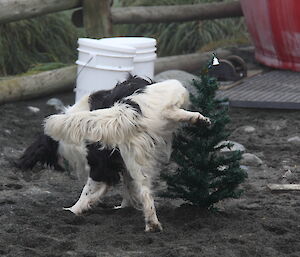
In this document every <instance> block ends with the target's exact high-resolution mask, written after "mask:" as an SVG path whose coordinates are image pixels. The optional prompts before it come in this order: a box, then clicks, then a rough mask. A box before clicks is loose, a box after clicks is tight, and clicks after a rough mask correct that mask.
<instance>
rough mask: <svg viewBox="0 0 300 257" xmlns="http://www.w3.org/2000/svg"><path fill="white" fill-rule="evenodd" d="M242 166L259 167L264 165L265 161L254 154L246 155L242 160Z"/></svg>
mask: <svg viewBox="0 0 300 257" xmlns="http://www.w3.org/2000/svg"><path fill="white" fill-rule="evenodd" d="M241 164H242V165H246V166H254V167H258V166H261V165H262V164H263V161H262V160H261V159H260V158H258V157H257V156H256V155H254V154H252V153H244V154H243V155H242V160H241Z"/></svg>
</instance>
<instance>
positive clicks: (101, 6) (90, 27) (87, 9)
mask: <svg viewBox="0 0 300 257" xmlns="http://www.w3.org/2000/svg"><path fill="white" fill-rule="evenodd" d="M82 6H83V24H84V27H85V30H86V35H87V36H88V37H91V38H101V37H110V36H111V35H112V22H111V20H112V19H111V12H110V0H83V5H82Z"/></svg>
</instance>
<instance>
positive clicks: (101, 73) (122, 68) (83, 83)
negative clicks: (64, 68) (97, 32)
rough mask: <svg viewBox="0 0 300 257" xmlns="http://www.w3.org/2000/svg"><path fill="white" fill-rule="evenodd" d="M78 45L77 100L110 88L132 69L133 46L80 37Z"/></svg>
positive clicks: (134, 51) (134, 50)
mask: <svg viewBox="0 0 300 257" xmlns="http://www.w3.org/2000/svg"><path fill="white" fill-rule="evenodd" d="M78 44H79V47H78V60H77V61H76V64H77V65H78V66H77V80H76V89H75V92H76V97H75V101H76V102H77V101H78V100H79V99H80V98H81V97H83V96H84V95H87V94H90V93H92V92H95V91H98V90H108V89H112V88H113V87H114V86H115V85H116V84H117V83H118V82H122V81H124V80H125V79H126V77H127V76H128V74H129V73H132V71H133V69H134V57H135V54H136V49H135V48H134V47H130V46H127V45H115V44H111V45H110V44H107V43H104V42H101V41H100V40H97V39H89V38H80V39H79V40H78Z"/></svg>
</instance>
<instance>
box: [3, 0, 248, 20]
mask: <svg viewBox="0 0 300 257" xmlns="http://www.w3.org/2000/svg"><path fill="white" fill-rule="evenodd" d="M84 1H87V2H88V0H84ZM105 1H106V0H105ZM99 2H103V0H99ZM82 5H83V3H82V1H80V0H47V1H46V0H14V1H9V0H0V7H1V8H0V24H1V23H7V22H11V21H17V20H21V19H26V18H32V17H36V16H40V15H44V14H48V13H53V12H58V11H63V10H68V9H74V8H78V7H82ZM242 15H243V14H242V10H241V6H240V2H239V1H233V2H226V3H210V4H193V5H175V6H135V7H119V8H111V21H112V23H113V24H129V23H134V24H137V23H158V22H174V21H175V22H183V21H192V20H206V19H218V18H226V17H238V16H242Z"/></svg>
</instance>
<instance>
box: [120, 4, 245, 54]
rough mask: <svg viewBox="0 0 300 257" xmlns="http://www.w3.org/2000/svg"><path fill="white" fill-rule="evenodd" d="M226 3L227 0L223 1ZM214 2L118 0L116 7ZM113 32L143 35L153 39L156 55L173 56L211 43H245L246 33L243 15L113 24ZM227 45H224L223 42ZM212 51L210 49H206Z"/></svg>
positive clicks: (190, 51)
mask: <svg viewBox="0 0 300 257" xmlns="http://www.w3.org/2000/svg"><path fill="white" fill-rule="evenodd" d="M226 1H227V2H228V1H230V0H226ZM207 2H218V1H213V0H161V1H158V0H154V1H151V3H150V1H146V0H129V1H127V0H126V1H125V0H119V1H117V2H116V3H115V4H116V6H125V5H126V6H127V5H172V4H196V3H207ZM115 31H116V34H117V35H122V36H146V37H153V38H156V39H157V42H158V55H159V56H167V55H177V54H185V53H192V52H196V51H201V50H203V49H205V47H206V46H212V45H213V44H215V45H216V46H218V47H223V46H224V43H230V44H232V45H236V44H239V43H240V42H241V39H243V40H242V42H244V43H249V38H248V33H247V30H246V26H245V23H244V19H243V18H227V19H216V20H206V21H193V22H183V23H176V22H174V23H160V24H140V25H120V26H115ZM226 46H227V45H226ZM210 50H213V49H210Z"/></svg>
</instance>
